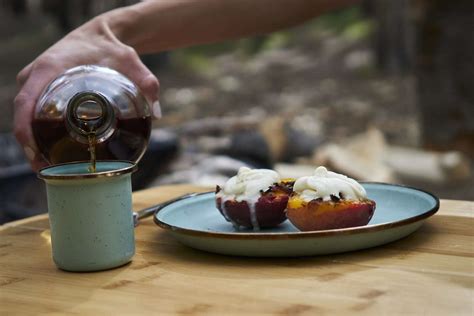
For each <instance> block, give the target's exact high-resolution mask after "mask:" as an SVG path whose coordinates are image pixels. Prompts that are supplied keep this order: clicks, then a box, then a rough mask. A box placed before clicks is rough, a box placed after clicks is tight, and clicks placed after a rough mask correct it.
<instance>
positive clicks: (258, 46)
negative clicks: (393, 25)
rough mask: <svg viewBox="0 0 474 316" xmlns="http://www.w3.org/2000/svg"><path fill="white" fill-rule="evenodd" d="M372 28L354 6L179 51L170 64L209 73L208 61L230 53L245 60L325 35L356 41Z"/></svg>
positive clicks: (358, 8)
mask: <svg viewBox="0 0 474 316" xmlns="http://www.w3.org/2000/svg"><path fill="white" fill-rule="evenodd" d="M373 28H374V24H373V22H372V21H371V20H369V19H367V18H366V17H365V16H364V14H363V12H362V11H361V9H360V7H358V6H355V7H351V8H348V9H343V10H339V11H335V12H332V13H328V14H325V15H322V16H320V17H318V18H316V19H314V20H312V21H310V22H308V23H306V24H304V25H303V26H301V27H298V28H296V29H291V30H284V31H279V32H275V33H272V34H269V35H263V36H256V37H252V38H246V39H241V40H235V41H227V42H222V43H217V44H211V45H202V46H195V47H190V48H185V49H181V50H178V51H176V52H174V53H173V61H174V63H176V64H179V65H180V66H184V67H186V68H189V70H191V71H196V72H199V73H202V72H209V71H212V58H213V57H215V56H218V55H221V54H224V53H230V52H234V53H238V54H240V55H241V56H242V57H244V58H245V57H249V56H252V55H254V54H258V53H260V52H263V51H266V50H272V49H278V48H282V47H288V46H297V45H298V43H300V42H301V40H303V41H304V38H308V37H310V38H313V39H314V38H318V37H319V34H327V33H329V34H333V35H334V36H343V37H345V38H347V39H349V40H360V39H363V38H366V37H367V36H369V35H370V33H371V32H372V30H373Z"/></svg>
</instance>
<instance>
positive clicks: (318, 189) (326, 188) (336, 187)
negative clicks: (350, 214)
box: [293, 167, 367, 202]
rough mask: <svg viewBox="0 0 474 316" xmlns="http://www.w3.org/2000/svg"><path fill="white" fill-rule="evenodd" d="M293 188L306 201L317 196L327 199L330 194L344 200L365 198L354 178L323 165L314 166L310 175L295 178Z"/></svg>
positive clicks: (363, 191)
mask: <svg viewBox="0 0 474 316" xmlns="http://www.w3.org/2000/svg"><path fill="white" fill-rule="evenodd" d="M293 190H294V191H295V192H296V193H298V194H299V195H300V197H301V198H302V199H303V200H304V201H306V202H309V201H311V200H315V199H319V198H321V199H323V201H329V200H331V195H334V196H336V197H338V198H343V199H346V200H363V199H366V198H367V193H366V191H365V189H364V188H363V187H362V186H361V185H360V184H359V183H358V182H357V181H356V180H354V179H351V178H349V177H347V176H345V175H342V174H339V173H335V172H331V171H328V170H327V169H326V168H325V167H318V168H316V170H315V171H314V175H312V176H308V177H301V178H299V179H297V180H296V182H295V185H294V187H293ZM340 194H341V196H340Z"/></svg>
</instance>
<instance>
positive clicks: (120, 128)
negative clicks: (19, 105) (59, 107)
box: [32, 116, 151, 170]
mask: <svg viewBox="0 0 474 316" xmlns="http://www.w3.org/2000/svg"><path fill="white" fill-rule="evenodd" d="M115 120H116V124H115V131H114V133H113V134H112V135H111V136H110V137H109V138H107V139H106V140H105V141H102V142H101V141H98V140H96V137H95V135H92V136H93V137H90V136H91V135H90V134H89V137H88V142H84V143H82V142H79V141H77V140H75V139H73V138H72V137H71V136H70V135H69V131H68V128H67V127H66V123H65V121H64V120H62V119H51V118H48V119H45V118H37V119H34V120H33V122H32V128H33V132H34V135H35V140H36V142H37V144H38V146H39V147H40V148H42V149H43V155H44V156H45V158H46V159H47V160H48V161H49V162H50V163H51V164H59V163H65V162H70V161H90V162H91V170H93V168H94V161H95V160H131V161H136V160H138V158H139V157H140V156H141V155H142V154H143V151H144V148H146V144H147V143H148V139H149V137H150V128H149V126H150V124H151V118H150V117H149V116H147V117H143V118H129V119H122V118H116V119H115ZM97 138H98V137H97Z"/></svg>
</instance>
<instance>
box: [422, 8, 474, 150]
mask: <svg viewBox="0 0 474 316" xmlns="http://www.w3.org/2000/svg"><path fill="white" fill-rule="evenodd" d="M418 4H419V5H420V7H419V17H418V25H417V27H418V28H417V29H418V40H417V55H416V77H417V84H418V87H417V92H418V104H419V110H420V115H421V127H422V128H421V131H422V140H423V142H424V145H425V146H426V147H428V148H432V149H440V150H444V149H458V150H461V151H464V152H466V153H467V154H469V155H470V156H471V157H474V40H473V30H474V1H472V0H455V1H442V0H431V1H429V0H424V1H419V2H418Z"/></svg>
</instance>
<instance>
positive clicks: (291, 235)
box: [153, 181, 439, 240]
mask: <svg viewBox="0 0 474 316" xmlns="http://www.w3.org/2000/svg"><path fill="white" fill-rule="evenodd" d="M359 183H362V184H376V185H384V186H391V187H394V186H395V187H401V188H405V189H410V190H415V191H418V192H422V193H425V194H427V195H429V196H430V197H431V198H433V200H434V201H435V202H436V204H435V206H433V207H432V208H431V209H429V210H427V211H426V212H424V213H422V214H419V215H416V216H413V217H407V218H405V219H402V220H399V221H394V222H389V223H382V224H375V225H366V226H357V227H350V228H340V229H330V230H318V231H306V232H304V231H298V232H278V233H270V232H250V233H245V232H244V233H242V232H239V233H229V232H215V231H205V230H195V229H188V228H182V227H178V226H174V225H169V224H167V223H165V222H163V221H161V220H160V219H159V218H158V213H159V212H160V211H161V210H163V209H165V208H166V207H168V206H170V205H172V204H174V203H178V202H181V201H183V200H187V199H193V198H196V197H199V196H203V195H206V194H211V193H212V194H215V192H214V191H208V192H202V193H199V194H196V195H195V196H192V197H188V198H185V199H183V200H180V201H177V202H173V203H165V204H163V205H162V206H161V207H160V208H158V209H157V211H156V212H155V214H154V216H153V221H154V222H155V224H156V225H158V226H159V227H161V228H163V229H165V230H170V231H173V232H178V233H182V234H186V235H191V236H199V237H209V238H215V237H219V238H228V239H259V240H268V239H299V238H312V237H325V236H337V235H352V234H360V233H368V232H376V231H381V230H387V229H390V228H394V227H399V226H405V225H408V224H411V223H415V222H418V221H421V220H424V219H426V218H428V217H431V216H433V215H434V214H436V212H438V210H439V198H438V197H437V196H435V195H434V194H433V193H430V192H428V191H425V190H421V189H418V188H415V187H411V186H406V185H402V184H391V183H385V182H369V181H360V182H359Z"/></svg>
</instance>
